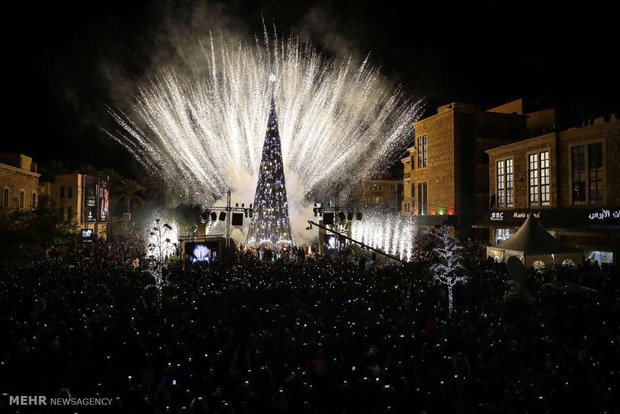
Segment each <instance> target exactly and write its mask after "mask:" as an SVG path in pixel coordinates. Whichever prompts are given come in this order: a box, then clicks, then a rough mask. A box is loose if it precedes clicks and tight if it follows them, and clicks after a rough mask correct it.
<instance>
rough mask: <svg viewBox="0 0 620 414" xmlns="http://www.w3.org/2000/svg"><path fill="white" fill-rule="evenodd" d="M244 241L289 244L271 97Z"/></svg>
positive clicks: (257, 243)
mask: <svg viewBox="0 0 620 414" xmlns="http://www.w3.org/2000/svg"><path fill="white" fill-rule="evenodd" d="M247 243H248V244H254V245H256V246H258V245H266V246H267V247H272V248H273V247H280V246H281V244H283V243H286V244H289V245H292V244H293V235H292V234H291V222H290V220H289V216H288V202H287V201H286V185H285V182H284V165H283V163H282V148H281V145H280V133H279V132H278V119H277V117H276V107H275V103H274V101H273V99H272V100H271V107H270V108H269V121H268V123H267V133H266V134H265V143H264V144H263V154H262V158H261V162H260V170H259V172H258V183H257V184H256V193H255V194H254V216H253V218H252V221H251V222H250V231H249V232H248V238H247Z"/></svg>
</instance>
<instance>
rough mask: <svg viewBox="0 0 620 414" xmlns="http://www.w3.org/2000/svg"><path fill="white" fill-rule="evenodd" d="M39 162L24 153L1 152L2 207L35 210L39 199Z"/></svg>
mask: <svg viewBox="0 0 620 414" xmlns="http://www.w3.org/2000/svg"><path fill="white" fill-rule="evenodd" d="M40 176H41V174H39V173H38V172H37V164H36V163H35V162H33V161H32V158H30V157H28V156H26V155H23V154H0V188H1V189H2V200H1V201H2V204H1V206H2V209H3V210H5V211H7V212H11V211H15V210H22V211H23V210H33V209H35V208H36V206H37V203H38V200H39V177H40Z"/></svg>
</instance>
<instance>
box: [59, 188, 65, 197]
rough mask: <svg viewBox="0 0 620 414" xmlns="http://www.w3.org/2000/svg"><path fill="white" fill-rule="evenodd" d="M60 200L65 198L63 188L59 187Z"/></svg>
mask: <svg viewBox="0 0 620 414" xmlns="http://www.w3.org/2000/svg"><path fill="white" fill-rule="evenodd" d="M60 198H65V187H60Z"/></svg>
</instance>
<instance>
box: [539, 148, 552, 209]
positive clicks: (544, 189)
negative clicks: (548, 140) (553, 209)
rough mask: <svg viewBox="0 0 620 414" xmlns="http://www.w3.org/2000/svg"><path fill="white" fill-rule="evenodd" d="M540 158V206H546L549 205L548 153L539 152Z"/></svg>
mask: <svg viewBox="0 0 620 414" xmlns="http://www.w3.org/2000/svg"><path fill="white" fill-rule="evenodd" d="M539 156H540V205H541V206H548V205H549V204H550V203H551V198H550V196H549V194H550V190H551V184H550V181H549V178H550V174H549V151H545V152H541V153H540V154H539Z"/></svg>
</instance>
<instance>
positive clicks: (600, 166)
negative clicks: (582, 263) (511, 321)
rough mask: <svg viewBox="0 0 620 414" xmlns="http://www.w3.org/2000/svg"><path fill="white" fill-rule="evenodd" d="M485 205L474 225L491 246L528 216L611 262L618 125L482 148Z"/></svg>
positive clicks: (618, 244)
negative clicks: (485, 231) (486, 179)
mask: <svg viewBox="0 0 620 414" xmlns="http://www.w3.org/2000/svg"><path fill="white" fill-rule="evenodd" d="M486 153H487V154H488V156H489V176H490V180H489V189H488V191H489V194H490V199H489V207H490V210H488V211H487V213H486V215H485V217H484V218H483V219H482V220H480V221H479V222H478V223H477V224H476V227H478V228H486V229H489V241H490V243H491V244H493V245H495V244H497V243H499V242H501V241H503V240H506V239H507V238H509V237H510V236H511V235H512V234H513V233H514V232H515V230H516V229H517V228H518V227H519V226H520V225H521V224H522V223H523V222H524V221H525V219H526V217H527V215H528V214H529V213H532V214H534V215H535V216H536V217H538V218H539V220H540V222H541V224H543V226H544V227H545V228H546V229H547V230H548V231H549V232H550V233H551V234H553V235H554V236H556V237H557V238H559V239H560V240H562V241H563V242H565V243H567V244H571V245H574V246H576V247H579V248H582V249H584V252H585V256H586V258H590V259H591V260H592V261H594V260H597V261H598V262H599V264H600V263H605V262H611V261H612V260H613V258H614V255H617V254H620V252H619V249H620V162H619V161H618V160H620V120H617V119H615V117H613V116H612V117H611V119H609V120H607V121H605V120H604V119H603V118H599V119H597V120H595V121H594V123H593V125H589V126H585V127H581V128H571V129H568V130H565V131H561V132H552V133H548V134H544V135H540V136H537V137H535V138H530V139H526V140H523V141H519V142H515V143H510V144H507V145H502V146H499V147H497V148H493V149H489V150H487V151H486Z"/></svg>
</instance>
